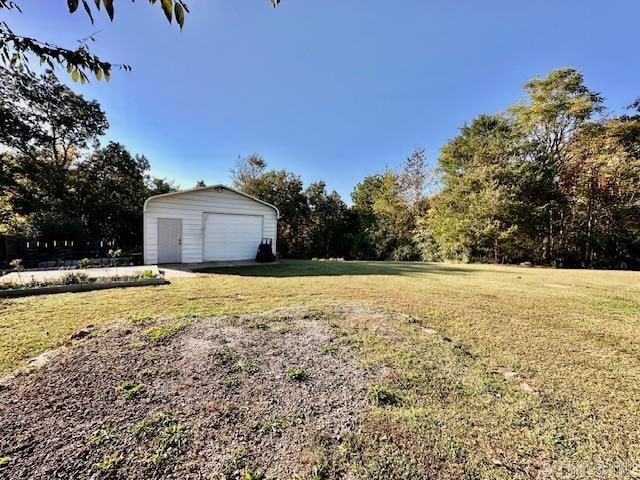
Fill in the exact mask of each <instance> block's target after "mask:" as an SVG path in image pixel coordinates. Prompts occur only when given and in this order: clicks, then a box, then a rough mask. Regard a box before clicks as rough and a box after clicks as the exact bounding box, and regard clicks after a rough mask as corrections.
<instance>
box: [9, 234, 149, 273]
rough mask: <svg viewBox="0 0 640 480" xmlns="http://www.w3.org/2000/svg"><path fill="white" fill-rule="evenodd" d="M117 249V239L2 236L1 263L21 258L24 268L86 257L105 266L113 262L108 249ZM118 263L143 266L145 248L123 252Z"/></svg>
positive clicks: (70, 264)
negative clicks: (143, 249) (96, 239)
mask: <svg viewBox="0 0 640 480" xmlns="http://www.w3.org/2000/svg"><path fill="white" fill-rule="evenodd" d="M115 248H117V244H116V242H115V241H114V240H100V241H96V242H90V241H77V240H49V239H47V240H44V239H28V238H18V237H9V236H5V235H0V266H2V267H4V268H7V267H8V265H9V262H11V260H13V259H15V258H19V259H21V260H22V263H23V265H24V266H25V268H59V267H73V266H76V265H77V264H78V262H79V261H80V260H81V259H83V258H88V259H90V260H91V264H92V265H94V266H106V265H110V264H111V262H112V259H111V257H110V256H109V250H112V249H115ZM118 264H122V265H141V264H142V251H141V250H140V249H137V250H136V249H133V250H130V251H128V252H123V253H122V256H121V257H119V258H118Z"/></svg>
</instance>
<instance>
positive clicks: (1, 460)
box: [0, 455, 11, 468]
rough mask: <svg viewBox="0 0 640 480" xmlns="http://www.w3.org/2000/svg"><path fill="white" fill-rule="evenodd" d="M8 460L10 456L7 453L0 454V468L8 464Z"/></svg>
mask: <svg viewBox="0 0 640 480" xmlns="http://www.w3.org/2000/svg"><path fill="white" fill-rule="evenodd" d="M10 461H11V457H10V456H9V455H2V456H0V468H3V467H6V466H7V465H9V462H10Z"/></svg>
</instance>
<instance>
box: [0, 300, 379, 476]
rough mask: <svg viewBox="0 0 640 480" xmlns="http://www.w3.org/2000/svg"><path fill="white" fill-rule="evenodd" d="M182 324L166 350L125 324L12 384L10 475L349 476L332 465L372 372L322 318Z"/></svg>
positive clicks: (4, 401)
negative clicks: (317, 473) (320, 472)
mask: <svg viewBox="0 0 640 480" xmlns="http://www.w3.org/2000/svg"><path fill="white" fill-rule="evenodd" d="M165 323H167V324H169V326H170V327H171V321H167V322H165ZM185 325H186V324H185V323H184V322H182V323H181V324H180V325H179V326H178V327H179V328H168V329H167V332H170V334H168V336H167V338H164V337H162V336H156V337H153V338H156V340H154V339H153V338H152V337H150V336H149V335H147V334H146V333H145V330H146V329H147V328H148V327H149V326H136V327H132V328H129V327H125V326H122V325H121V326H117V327H114V328H112V329H111V330H110V331H108V332H106V333H105V334H104V335H100V336H96V337H90V338H87V339H84V340H82V341H80V342H78V344H77V345H75V346H74V347H72V348H69V349H67V350H65V351H63V352H61V353H60V354H59V355H58V356H56V357H55V358H54V359H53V360H51V362H50V363H48V364H47V365H45V366H44V367H42V368H41V369H40V370H38V371H37V372H35V373H31V374H28V375H21V376H17V377H15V378H14V379H12V380H11V381H10V382H9V383H8V384H7V385H5V386H4V387H3V389H2V390H1V391H0V457H2V458H4V459H5V460H4V461H3V463H1V464H0V477H2V478H7V479H14V478H15V479H17V478H30V479H52V478H114V479H115V478H131V479H137V478H140V479H143V478H144V479H147V478H181V479H191V478H194V479H195V478H213V479H216V478H220V479H223V478H229V479H233V478H262V477H260V475H264V476H265V477H266V478H295V475H298V476H299V477H297V478H311V476H312V475H313V474H314V473H315V472H319V471H322V473H323V478H342V476H343V474H344V472H339V471H338V470H336V469H335V468H337V467H335V466H333V467H332V466H331V464H332V462H331V460H330V459H331V458H333V457H334V456H335V455H339V451H340V445H341V443H342V442H343V441H344V440H345V439H348V438H349V436H351V435H356V434H358V433H360V432H361V426H360V422H359V419H360V418H361V415H362V413H363V412H365V411H366V410H367V409H368V408H370V407H369V403H368V401H367V385H368V384H369V383H370V382H369V380H370V379H371V376H372V374H373V372H371V371H370V370H367V369H366V368H364V367H363V366H361V365H360V364H359V363H358V361H357V358H356V356H355V353H354V352H353V351H352V349H351V348H350V347H349V345H348V344H346V343H344V342H341V341H340V338H339V336H336V334H335V333H334V331H333V330H332V328H331V327H330V326H329V325H328V324H327V322H326V321H325V320H323V319H321V318H318V316H316V315H314V314H313V313H310V312H307V311H305V310H304V309H287V310H279V311H273V312H267V313H264V314H259V315H247V316H242V317H237V318H232V317H216V318H204V319H197V320H192V321H191V324H190V325H188V326H185ZM157 338H160V339H161V340H160V341H158V340H157ZM332 469H333V470H332Z"/></svg>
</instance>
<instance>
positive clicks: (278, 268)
mask: <svg viewBox="0 0 640 480" xmlns="http://www.w3.org/2000/svg"><path fill="white" fill-rule="evenodd" d="M194 271H196V272H198V273H216V274H222V275H239V276H243V277H331V276H341V275H392V276H395V275H404V276H412V275H424V274H447V275H451V274H469V273H477V272H478V270H475V269H472V268H466V267H463V266H459V265H447V264H439V263H420V262H362V261H358V262H335V261H326V262H320V261H310V260H281V261H279V262H278V263H271V264H264V265H246V266H233V267H209V268H203V269H194Z"/></svg>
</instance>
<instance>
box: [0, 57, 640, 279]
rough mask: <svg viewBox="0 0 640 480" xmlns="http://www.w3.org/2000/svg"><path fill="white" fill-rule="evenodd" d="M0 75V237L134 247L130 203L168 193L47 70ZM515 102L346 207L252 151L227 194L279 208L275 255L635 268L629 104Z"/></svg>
mask: <svg viewBox="0 0 640 480" xmlns="http://www.w3.org/2000/svg"><path fill="white" fill-rule="evenodd" d="M0 76H1V77H2V78H1V80H2V84H1V85H0V94H1V98H2V100H1V101H0V144H2V145H3V146H4V148H5V150H4V151H3V152H2V153H0V220H1V224H0V233H10V234H20V235H25V236H31V237H49V238H53V237H56V236H57V237H58V238H60V237H64V238H74V237H88V238H92V239H95V238H110V239H116V240H117V241H118V242H119V243H120V244H121V245H122V246H131V247H133V246H136V245H141V244H142V239H141V236H142V226H141V224H142V221H141V218H142V204H143V202H144V200H145V199H146V198H147V197H148V196H150V195H154V194H159V193H165V192H168V191H171V190H173V189H175V188H176V187H175V185H174V184H173V183H172V182H170V181H167V180H166V179H159V178H154V177H152V176H150V174H149V162H148V160H147V159H146V158H145V157H144V156H137V155H132V154H131V153H129V152H128V151H127V149H126V148H125V147H124V146H123V145H121V144H118V143H110V144H108V145H106V146H100V145H99V143H98V140H99V138H100V136H101V135H102V134H103V133H104V132H105V130H106V129H107V127H108V123H107V120H106V117H105V115H104V112H103V111H102V110H101V108H100V106H99V105H98V104H97V102H95V101H89V100H86V99H84V98H83V97H82V96H80V95H77V94H75V93H74V92H73V91H71V90H70V89H68V88H67V87H65V86H63V85H61V84H60V83H59V82H58V81H57V80H56V78H55V76H54V75H53V74H51V73H47V74H45V75H43V76H40V77H34V76H32V75H28V74H16V73H15V72H8V71H6V70H0ZM524 93H525V99H524V100H523V101H521V102H519V103H516V104H515V105H513V106H512V107H509V108H508V109H506V111H504V112H501V113H494V114H483V115H479V116H478V117H477V118H475V119H473V120H472V121H471V122H470V123H468V124H465V125H464V126H463V127H462V128H461V129H460V131H459V133H458V134H457V136H455V137H454V138H453V139H451V140H450V141H448V142H447V143H446V144H445V145H444V146H443V147H442V148H441V152H440V155H439V158H438V160H437V166H436V168H435V169H432V168H430V166H429V162H428V159H427V158H426V156H425V152H424V150H422V149H416V150H415V151H413V152H412V153H411V154H410V155H409V156H408V158H407V159H406V160H405V161H404V163H403V164H402V165H401V167H400V168H399V169H398V170H397V171H395V170H393V169H389V168H387V169H384V170H383V171H381V172H378V173H373V174H370V175H367V176H366V177H365V178H363V180H362V181H361V182H359V183H358V184H357V185H356V186H355V187H354V189H353V192H352V193H351V199H350V200H351V201H350V203H349V204H348V203H347V202H345V201H344V200H343V199H342V198H341V197H340V195H339V194H338V193H337V192H335V191H330V190H328V189H327V185H326V183H325V182H324V181H322V180H320V181H317V182H314V183H311V184H310V185H308V186H305V185H304V183H303V181H302V179H301V178H300V176H299V175H296V174H295V173H293V172H290V171H286V170H272V169H269V168H268V165H267V162H266V161H265V160H264V159H263V158H262V157H261V156H260V155H258V154H254V155H251V156H248V157H246V158H241V159H239V160H238V161H237V162H236V164H235V166H234V167H233V168H232V170H231V178H232V181H233V185H234V186H235V187H236V188H238V189H240V190H242V191H245V192H246V193H249V194H251V195H254V196H256V197H259V198H261V199H263V200H265V201H267V202H269V203H273V204H274V205H276V206H277V207H278V208H279V209H280V212H281V214H282V218H281V220H280V222H279V231H278V250H279V254H280V255H282V256H283V257H289V258H312V257H344V258H350V259H374V260H425V261H439V260H456V261H474V262H500V263H516V262H531V263H532V264H547V265H549V264H553V265H558V266H562V265H565V266H585V267H591V266H601V267H619V268H620V267H622V268H624V267H637V266H638V265H639V264H640V100H638V101H636V102H634V103H633V104H632V105H630V107H629V109H628V110H627V111H626V113H623V114H618V115H613V114H611V113H608V112H607V111H606V109H605V107H604V101H603V98H602V97H601V96H600V95H599V94H598V93H596V92H594V91H592V90H590V89H589V88H588V87H587V86H586V85H585V82H584V78H583V76H582V74H581V73H580V72H579V71H577V70H574V69H568V68H567V69H561V70H556V71H553V72H551V73H550V74H549V75H547V76H546V77H544V78H537V79H534V80H531V81H530V82H528V83H527V84H526V85H525V89H524ZM196 186H198V187H202V186H204V182H203V181H199V182H198V185H196Z"/></svg>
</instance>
